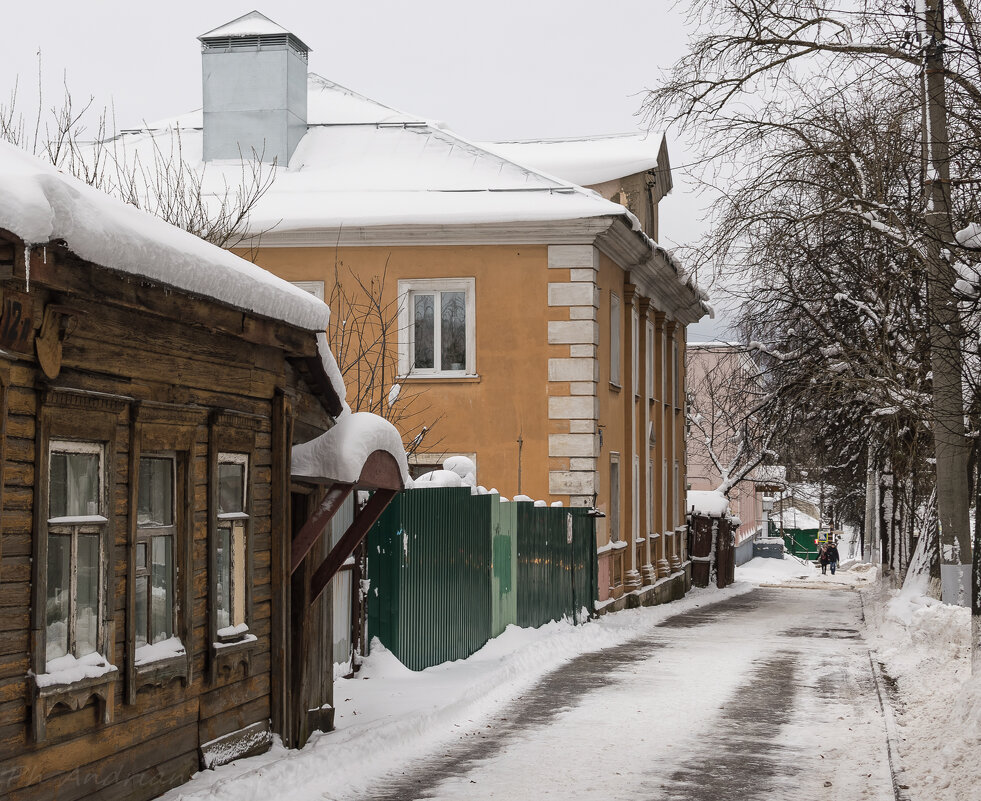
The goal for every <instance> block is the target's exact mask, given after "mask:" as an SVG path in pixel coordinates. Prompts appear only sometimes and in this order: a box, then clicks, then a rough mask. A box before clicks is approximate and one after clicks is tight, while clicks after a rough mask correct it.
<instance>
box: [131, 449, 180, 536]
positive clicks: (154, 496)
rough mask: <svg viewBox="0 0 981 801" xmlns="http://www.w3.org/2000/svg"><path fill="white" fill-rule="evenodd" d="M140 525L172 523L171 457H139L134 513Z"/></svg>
mask: <svg viewBox="0 0 981 801" xmlns="http://www.w3.org/2000/svg"><path fill="white" fill-rule="evenodd" d="M136 522H137V525H140V526H154V527H156V526H172V525H173V524H174V462H173V460H172V459H159V458H152V457H147V458H143V459H140V499H139V504H138V509H137V513H136Z"/></svg>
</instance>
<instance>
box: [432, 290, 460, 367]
mask: <svg viewBox="0 0 981 801" xmlns="http://www.w3.org/2000/svg"><path fill="white" fill-rule="evenodd" d="M439 298H440V301H439V302H440V313H441V322H440V329H439V336H440V351H441V353H440V367H441V369H443V370H463V369H464V368H466V366H467V304H466V295H465V293H463V292H441V293H440V296H439Z"/></svg>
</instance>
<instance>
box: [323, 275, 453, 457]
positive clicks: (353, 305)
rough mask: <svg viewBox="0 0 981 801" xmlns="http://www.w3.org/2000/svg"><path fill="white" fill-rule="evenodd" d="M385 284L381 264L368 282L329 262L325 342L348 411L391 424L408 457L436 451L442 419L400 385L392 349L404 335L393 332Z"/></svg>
mask: <svg viewBox="0 0 981 801" xmlns="http://www.w3.org/2000/svg"><path fill="white" fill-rule="evenodd" d="M387 278H388V261H387V260H386V262H385V266H384V268H383V269H382V271H381V272H380V273H378V274H376V275H372V276H370V277H368V278H363V277H362V276H361V275H359V274H358V273H357V272H355V271H354V270H351V269H345V267H344V265H343V263H342V262H340V261H337V262H335V264H334V281H333V284H332V286H331V290H330V297H329V298H328V299H327V302H328V305H329V306H330V308H331V317H330V325H329V327H328V329H327V337H328V339H329V340H330V344H331V350H332V351H333V352H334V355H335V357H336V359H337V364H338V366H339V368H340V370H341V374H342V375H343V376H344V383H345V385H346V386H347V388H348V396H349V398H348V402H349V403H350V405H351V408H352V409H353V410H354V411H366V412H372V413H374V414H377V415H379V416H381V417H384V418H385V419H386V420H389V421H390V422H392V424H394V425H395V426H396V428H398V429H399V431H400V432H401V433H402V437H403V440H404V445H405V449H406V453H408V454H409V455H410V456H411V455H412V454H414V453H417V452H419V453H422V452H425V451H431V450H434V449H436V447H437V446H438V444H439V440H438V439H435V438H434V436H433V428H434V427H435V426H436V424H437V423H438V422H439V420H440V419H441V418H442V415H438V414H436V413H435V412H434V410H433V408H432V404H430V403H429V401H428V399H427V393H426V391H425V390H424V389H419V388H418V387H417V386H413V385H412V384H411V383H406V382H405V379H406V378H408V375H402V374H400V370H399V356H398V343H399V339H400V337H401V336H402V335H404V334H405V333H406V332H403V331H400V330H399V317H400V311H401V310H402V307H401V304H402V299H400V298H399V297H398V296H395V297H394V299H393V298H390V297H389V293H388V292H386V282H387Z"/></svg>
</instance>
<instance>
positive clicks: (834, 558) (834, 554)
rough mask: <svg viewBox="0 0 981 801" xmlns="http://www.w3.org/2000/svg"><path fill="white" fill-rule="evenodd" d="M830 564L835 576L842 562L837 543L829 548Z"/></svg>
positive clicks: (832, 573)
mask: <svg viewBox="0 0 981 801" xmlns="http://www.w3.org/2000/svg"><path fill="white" fill-rule="evenodd" d="M827 553H828V564H829V565H831V575H832V576H833V575H834V574H835V570H837V569H838V562H840V561H841V555H840V554H839V553H838V546H837V545H836V544H835V543H831V545H830V546H829V547H828V551H827Z"/></svg>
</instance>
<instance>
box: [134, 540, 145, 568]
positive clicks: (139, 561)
mask: <svg viewBox="0 0 981 801" xmlns="http://www.w3.org/2000/svg"><path fill="white" fill-rule="evenodd" d="M136 569H137V570H146V543H145V542H138V543H136Z"/></svg>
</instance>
